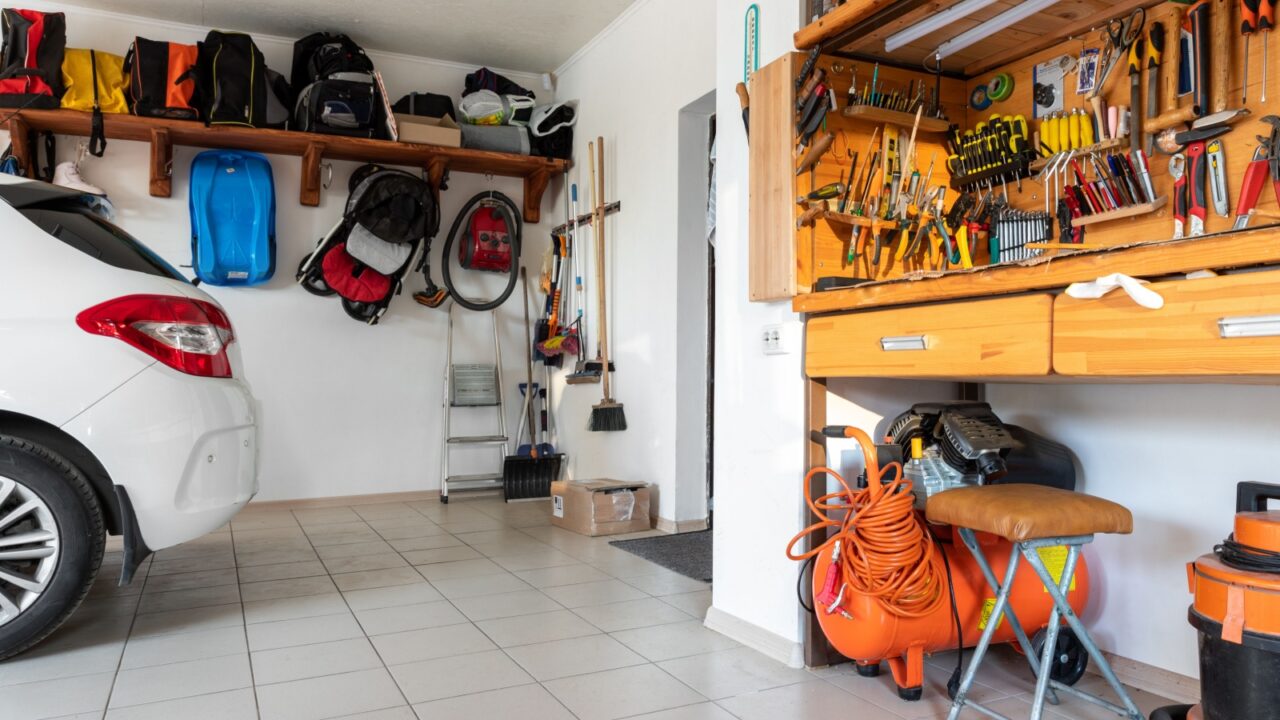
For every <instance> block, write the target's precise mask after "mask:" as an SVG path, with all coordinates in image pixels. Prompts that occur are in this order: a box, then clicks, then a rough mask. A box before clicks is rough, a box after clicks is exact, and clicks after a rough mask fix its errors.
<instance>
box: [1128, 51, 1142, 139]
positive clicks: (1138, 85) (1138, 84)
mask: <svg viewBox="0 0 1280 720" xmlns="http://www.w3.org/2000/svg"><path fill="white" fill-rule="evenodd" d="M1145 46H1146V43H1144V42H1143V41H1142V38H1138V39H1137V40H1135V41H1134V43H1133V44H1132V45H1130V46H1129V110H1130V112H1132V113H1134V114H1135V115H1138V116H1139V117H1141V113H1140V111H1139V108H1141V107H1142V58H1143V57H1145V55H1146V53H1145V52H1144V50H1143V48H1144V47H1145ZM1141 146H1142V133H1138V132H1131V133H1129V150H1130V151H1133V150H1137V149H1138V148H1140V147H1141Z"/></svg>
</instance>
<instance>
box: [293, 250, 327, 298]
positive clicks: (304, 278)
mask: <svg viewBox="0 0 1280 720" xmlns="http://www.w3.org/2000/svg"><path fill="white" fill-rule="evenodd" d="M310 260H311V256H310V255H305V256H303V258H302V262H299V263H298V274H297V276H296V277H297V278H298V283H299V284H301V285H302V289H304V290H306V291H307V292H309V293H311V294H312V295H319V296H320V297H329V296H330V295H333V294H334V293H335V292H337V291H336V290H334V289H333V288H331V287H329V286H328V284H326V283H325V281H324V278H323V277H322V276H321V274H320V267H319V263H317V264H316V265H315V266H313V267H311V268H310V270H309V271H305V272H304V271H303V268H304V267H306V265H307V263H308V262H309V261H310Z"/></svg>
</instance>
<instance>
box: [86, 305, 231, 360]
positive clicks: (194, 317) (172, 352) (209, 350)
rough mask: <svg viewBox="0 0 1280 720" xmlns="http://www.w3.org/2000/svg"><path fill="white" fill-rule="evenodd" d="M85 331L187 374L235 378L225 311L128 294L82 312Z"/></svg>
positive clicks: (214, 306)
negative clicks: (113, 339) (124, 344)
mask: <svg viewBox="0 0 1280 720" xmlns="http://www.w3.org/2000/svg"><path fill="white" fill-rule="evenodd" d="M76 324H77V325H79V326H80V328H81V329H82V330H84V331H85V332H89V333H93V334H95V335H105V336H107V337H114V338H120V339H121V340H123V341H125V342H127V343H129V344H130V345H132V346H134V347H136V348H138V349H139V350H141V351H142V352H144V353H146V354H148V355H150V356H151V357H153V358H155V359H156V360H159V361H160V362H162V363H164V364H165V365H168V366H169V367H171V368H173V369H175V370H180V371H182V372H184V373H187V374H189V375H199V376H201V377H219V378H228V377H231V360H230V358H228V357H227V345H228V344H229V343H231V341H232V340H234V339H235V335H234V333H233V332H232V330H231V321H230V320H229V319H227V314H226V313H224V312H223V311H222V308H220V307H218V306H217V305H214V304H213V303H210V302H205V301H204V300H193V299H191V298H185V297H179V296H176V295H126V296H124V297H118V298H116V299H114V300H108V301H106V302H104V303H102V304H100V305H94V306H93V307H91V308H89V309H87V310H84V311H83V312H81V313H80V314H79V315H77V316H76Z"/></svg>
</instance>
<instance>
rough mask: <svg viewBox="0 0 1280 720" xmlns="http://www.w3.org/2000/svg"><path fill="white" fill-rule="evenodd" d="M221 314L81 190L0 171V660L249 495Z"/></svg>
mask: <svg viewBox="0 0 1280 720" xmlns="http://www.w3.org/2000/svg"><path fill="white" fill-rule="evenodd" d="M243 377H244V376H243V372H242V370H241V365H240V355H239V346H238V343H237V342H236V339H235V333H234V331H233V329H232V326H231V322H230V321H229V320H228V318H227V316H226V313H224V312H223V311H222V308H220V307H218V305H217V303H216V302H214V300H213V298H211V297H209V296H208V295H207V294H205V293H204V292H202V291H201V290H199V289H198V288H196V287H195V286H194V285H192V284H191V283H190V282H188V281H187V280H186V279H184V278H183V276H182V275H180V274H179V273H178V271H176V270H175V269H174V268H173V267H172V266H170V265H169V264H168V263H166V262H165V261H164V260H162V259H160V257H159V256H158V255H156V254H155V253H153V252H152V251H151V250H149V249H147V248H146V247H145V246H144V245H142V244H141V243H139V242H138V241H137V240H135V239H133V238H132V237H130V236H129V235H128V234H126V233H125V232H123V231H122V230H120V229H119V228H117V227H115V226H114V225H112V224H110V223H108V222H106V221H104V220H102V219H100V218H99V217H97V216H96V215H94V214H93V213H92V212H91V211H90V210H89V209H88V208H87V206H86V205H85V203H84V202H83V196H82V195H80V194H79V193H77V192H75V191H72V190H67V189H64V188H60V187H57V186H54V185H48V184H45V183H40V182H32V181H27V180H23V179H20V178H15V177H12V176H9V175H4V174H0V660H3V659H4V658H6V657H10V656H12V655H16V654H17V653H20V652H22V651H23V650H25V649H27V648H29V647H31V646H32V645H34V644H36V643H38V642H39V641H40V640H41V639H43V638H44V637H45V636H47V635H48V634H49V633H51V632H53V631H54V630H55V629H57V627H58V626H59V625H60V624H61V623H62V622H63V621H64V620H66V619H67V617H68V616H70V615H71V613H72V612H74V611H75V609H76V607H77V606H79V604H80V602H81V600H83V599H84V596H85V594H86V593H87V592H88V590H89V587H90V585H92V583H93V581H94V578H95V576H96V575H97V573H98V570H99V568H100V566H101V564H102V557H103V546H104V543H105V537H104V535H105V534H106V533H110V534H112V535H122V536H123V545H124V558H123V563H122V570H121V573H120V583H121V584H122V585H123V584H126V583H128V582H130V581H131V580H132V578H133V574H134V572H135V571H136V570H137V568H138V566H139V564H140V563H141V562H142V561H143V560H145V559H146V558H147V556H149V555H150V554H151V553H152V552H153V551H155V550H160V549H162V548H166V547H170V546H173V545H176V544H178V543H181V542H185V541H187V540H191V539H194V538H197V537H200V536H201V535H204V534H206V533H208V532H210V531H212V530H215V529H217V528H219V527H221V526H222V525H224V524H225V523H226V522H227V521H229V520H230V519H231V518H232V517H233V516H234V515H235V514H236V512H237V511H239V510H240V508H242V507H243V506H244V505H245V503H247V502H248V501H249V500H250V498H252V497H253V495H254V494H255V493H256V492H257V489H258V483H257V442H258V441H257V423H256V419H255V410H256V404H255V402H254V399H253V396H252V394H251V393H250V392H249V387H248V385H246V384H245V382H244V379H243Z"/></svg>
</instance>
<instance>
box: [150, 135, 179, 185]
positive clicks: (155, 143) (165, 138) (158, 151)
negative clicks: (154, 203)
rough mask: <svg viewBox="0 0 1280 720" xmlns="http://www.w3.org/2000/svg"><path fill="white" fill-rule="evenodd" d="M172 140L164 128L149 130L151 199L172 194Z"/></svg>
mask: <svg viewBox="0 0 1280 720" xmlns="http://www.w3.org/2000/svg"><path fill="white" fill-rule="evenodd" d="M172 181H173V139H172V138H171V137H169V131H168V130H166V129H164V128H152V130H151V185H150V187H149V190H150V192H151V197H162V198H167V197H169V196H171V195H172V194H173V182H172Z"/></svg>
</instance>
